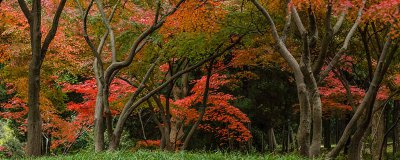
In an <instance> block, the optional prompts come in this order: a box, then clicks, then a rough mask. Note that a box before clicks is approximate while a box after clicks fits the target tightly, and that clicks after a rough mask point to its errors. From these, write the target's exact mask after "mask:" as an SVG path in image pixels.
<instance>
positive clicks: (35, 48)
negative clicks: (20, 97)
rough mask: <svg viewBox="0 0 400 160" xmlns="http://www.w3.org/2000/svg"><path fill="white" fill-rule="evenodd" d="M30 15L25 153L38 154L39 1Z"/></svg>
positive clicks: (39, 138)
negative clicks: (29, 61) (30, 54)
mask: <svg viewBox="0 0 400 160" xmlns="http://www.w3.org/2000/svg"><path fill="white" fill-rule="evenodd" d="M31 13H32V16H31V18H32V19H31V22H30V23H31V24H30V35H31V49H32V60H31V63H30V65H29V83H28V106H29V111H28V142H27V148H26V149H27V155H29V156H40V155H41V154H42V150H41V146H42V120H41V117H40V109H39V92H40V66H41V43H42V42H41V40H42V34H41V30H40V26H41V3H40V0H33V2H32V11H31Z"/></svg>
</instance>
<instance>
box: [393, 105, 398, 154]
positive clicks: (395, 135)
mask: <svg viewBox="0 0 400 160" xmlns="http://www.w3.org/2000/svg"><path fill="white" fill-rule="evenodd" d="M399 117H400V101H399V100H396V101H394V107H393V118H392V119H393V123H394V122H395V121H396V120H397V119H399ZM399 151H400V125H398V124H397V125H396V126H395V128H394V130H393V155H396V153H399Z"/></svg>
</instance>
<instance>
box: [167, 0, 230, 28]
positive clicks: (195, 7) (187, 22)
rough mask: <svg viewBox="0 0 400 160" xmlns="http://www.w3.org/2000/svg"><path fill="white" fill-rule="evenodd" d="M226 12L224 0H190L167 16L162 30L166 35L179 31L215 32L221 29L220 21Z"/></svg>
mask: <svg viewBox="0 0 400 160" xmlns="http://www.w3.org/2000/svg"><path fill="white" fill-rule="evenodd" d="M226 13H227V12H226V11H225V10H224V9H223V8H222V1H199V0H188V1H185V2H184V3H183V4H182V6H181V8H180V9H179V10H177V11H176V12H175V13H174V14H173V15H171V16H170V17H168V18H167V21H166V23H165V24H164V26H163V27H162V29H161V31H160V32H161V33H163V34H166V35H171V34H174V33H179V32H197V33H201V32H206V33H213V32H216V31H218V30H219V29H220V25H219V24H218V21H219V20H220V19H222V18H224V16H225V14H226Z"/></svg>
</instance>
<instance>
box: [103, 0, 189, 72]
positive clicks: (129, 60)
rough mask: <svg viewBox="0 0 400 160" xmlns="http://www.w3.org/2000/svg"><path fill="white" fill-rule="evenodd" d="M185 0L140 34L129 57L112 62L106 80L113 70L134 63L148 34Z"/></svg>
mask: <svg viewBox="0 0 400 160" xmlns="http://www.w3.org/2000/svg"><path fill="white" fill-rule="evenodd" d="M184 1H185V0H180V1H179V2H178V4H176V5H175V7H174V8H173V9H172V10H171V11H170V12H169V13H167V14H166V16H164V17H162V18H161V20H160V21H158V23H156V24H153V25H152V26H150V27H149V28H148V29H147V30H146V31H144V32H143V33H142V34H140V35H139V37H137V38H136V40H135V42H134V43H133V45H132V46H131V49H130V53H129V55H128V57H127V59H125V60H124V61H122V62H115V63H112V64H111V65H110V66H109V67H108V68H107V70H106V74H105V78H106V80H107V79H110V78H111V74H112V72H113V71H114V70H118V69H120V68H123V67H126V66H129V65H130V64H131V63H132V61H133V58H134V57H135V55H136V53H138V51H139V50H140V49H139V48H140V47H143V45H144V44H145V43H143V41H144V40H145V39H146V38H147V37H148V36H150V35H151V34H152V33H153V32H154V31H156V30H157V29H158V28H160V27H161V26H162V25H163V24H164V22H165V20H166V17H167V16H169V15H171V14H173V13H174V12H175V11H176V10H177V9H178V8H179V6H180V5H181V4H182V3H183V2H184ZM141 45H142V46H141Z"/></svg>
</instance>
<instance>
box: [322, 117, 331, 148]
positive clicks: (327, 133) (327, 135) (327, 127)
mask: <svg viewBox="0 0 400 160" xmlns="http://www.w3.org/2000/svg"><path fill="white" fill-rule="evenodd" d="M323 123H324V148H325V149H331V120H330V119H324V120H323Z"/></svg>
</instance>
